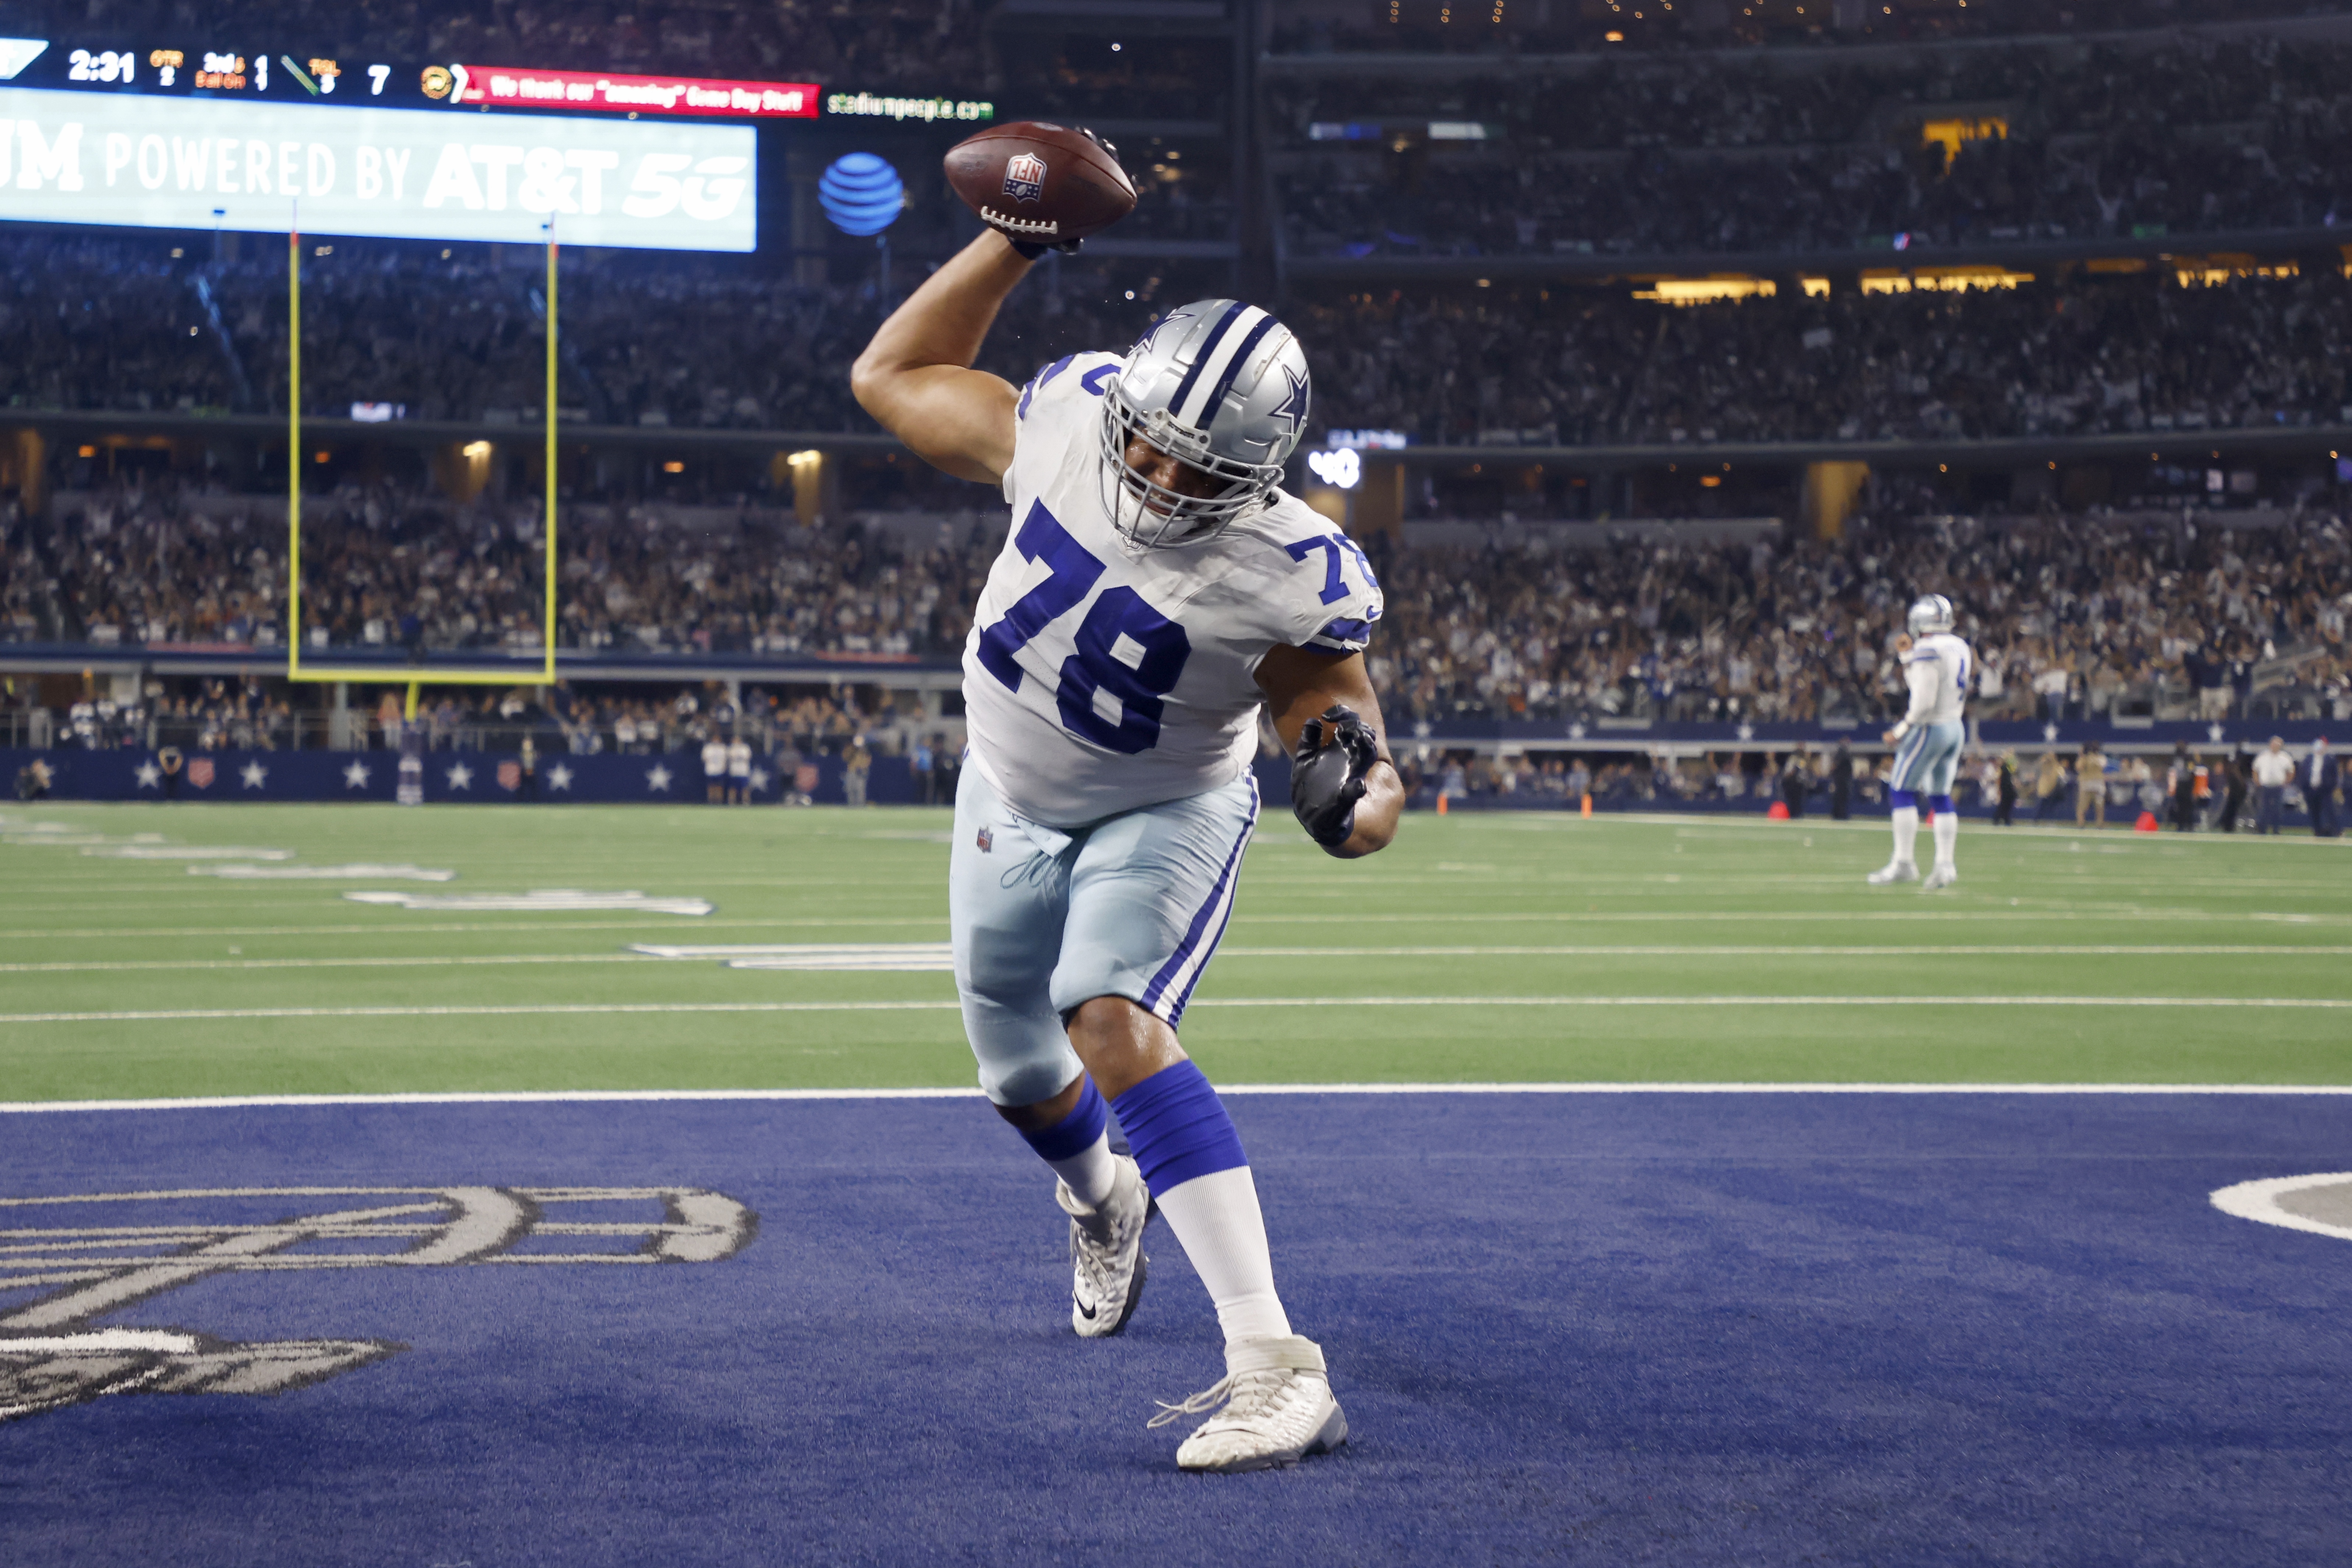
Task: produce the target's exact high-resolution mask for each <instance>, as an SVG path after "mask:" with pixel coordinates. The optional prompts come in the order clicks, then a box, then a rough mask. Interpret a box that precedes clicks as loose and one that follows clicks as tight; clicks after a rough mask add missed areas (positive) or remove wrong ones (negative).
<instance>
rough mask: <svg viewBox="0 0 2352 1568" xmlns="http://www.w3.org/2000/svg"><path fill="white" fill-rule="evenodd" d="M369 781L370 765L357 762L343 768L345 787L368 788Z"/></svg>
mask: <svg viewBox="0 0 2352 1568" xmlns="http://www.w3.org/2000/svg"><path fill="white" fill-rule="evenodd" d="M367 781H368V765H367V764H366V763H359V762H355V763H351V764H350V765H349V766H347V767H346V768H344V769H343V787H344V788H345V789H365V788H367Z"/></svg>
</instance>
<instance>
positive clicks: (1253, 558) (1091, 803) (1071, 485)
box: [851, 232, 1404, 1470]
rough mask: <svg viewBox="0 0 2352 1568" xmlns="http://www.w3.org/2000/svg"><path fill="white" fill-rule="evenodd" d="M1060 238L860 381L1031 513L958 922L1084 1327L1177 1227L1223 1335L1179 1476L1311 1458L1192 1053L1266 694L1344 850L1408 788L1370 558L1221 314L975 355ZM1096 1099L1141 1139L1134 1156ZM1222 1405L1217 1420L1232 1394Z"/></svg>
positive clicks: (939, 316) (984, 665)
mask: <svg viewBox="0 0 2352 1568" xmlns="http://www.w3.org/2000/svg"><path fill="white" fill-rule="evenodd" d="M1036 254H1037V251H1036V248H1035V247H1027V246H1019V247H1016V246H1015V245H1014V244H1013V243H1012V242H1011V241H1008V240H1006V239H1004V238H1003V237H1001V236H999V235H997V234H995V233H993V232H991V233H988V234H984V235H982V237H980V238H979V239H977V240H975V241H973V242H972V244H971V246H969V247H966V248H965V249H964V251H963V252H962V253H961V255H959V256H958V257H956V258H954V259H953V260H951V261H950V262H949V263H948V264H947V265H946V266H944V267H942V268H940V270H939V271H937V272H935V273H934V274H932V275H931V277H930V279H929V281H927V282H926V283H924V285H923V286H922V287H921V288H920V289H918V290H916V292H915V293H914V294H913V295H912V296H911V297H910V298H909V299H908V300H907V302H906V303H905V304H904V305H903V306H901V307H900V308H899V309H898V311H897V312H896V313H895V314H894V315H892V316H891V318H890V319H889V320H888V321H886V322H884V323H883V325H882V327H881V329H880V331H877V332H876V334H875V336H874V341H873V342H871V343H870V344H869V345H868V346H867V347H866V352H865V353H863V354H862V355H861V356H860V357H859V359H858V361H857V364H856V369H855V370H854V371H853V373H852V377H851V384H852V387H853V389H854V390H855V391H856V395H857V399H858V401H859V402H860V403H861V404H863V405H865V407H866V410H867V412H869V413H871V414H872V415H873V416H875V418H876V419H877V420H878V421H880V422H881V424H882V425H883V426H886V427H887V428H888V429H889V430H891V431H892V432H893V433H895V434H896V435H897V436H898V438H899V439H900V440H902V441H904V442H906V444H907V445H908V447H911V448H913V449H914V450H915V452H916V453H917V454H919V456H921V457H922V458H925V459H926V460H927V461H929V462H930V463H932V464H933V465H935V466H937V467H938V468H942V469H944V470H946V471H947V472H949V473H950V474H955V475H958V476H960V477H961V478H964V479H976V480H982V481H984V482H987V483H989V484H994V485H1000V486H1001V487H1002V488H1003V492H1004V498H1005V500H1008V501H1009V502H1011V503H1012V508H1013V511H1012V527H1011V529H1010V531H1009V532H1008V537H1007V538H1006V540H1005V543H1004V549H1003V553H1002V554H1001V555H1000V556H999V557H998V558H997V562H996V564H995V567H994V569H993V570H992V572H991V573H990V574H989V578H988V582H987V585H986V587H985V588H984V589H983V590H982V594H981V598H980V604H979V606H978V608H977V610H976V611H975V613H974V616H973V629H972V633H971V637H970V639H969V640H968V641H967V643H966V645H965V648H964V684H963V689H964V702H965V711H966V715H967V721H968V726H969V737H970V746H971V751H970V760H969V763H968V765H967V766H966V767H965V768H964V769H963V771H962V774H961V782H960V784H959V785H958V787H957V792H956V826H955V838H954V848H953V852H952V856H951V861H950V872H949V907H950V921H951V926H952V932H953V936H954V948H955V968H956V985H957V989H958V992H959V994H961V998H962V1003H963V1015H964V1030H965V1033H966V1035H967V1036H968V1037H969V1038H970V1039H971V1047H972V1052H973V1055H974V1056H975V1057H976V1058H978V1059H979V1064H980V1081H981V1086H982V1089H985V1090H986V1091H987V1093H988V1096H989V1098H990V1100H992V1101H993V1102H994V1103H995V1105H996V1108H997V1110H998V1111H999V1113H1000V1114H1002V1115H1003V1118H1004V1119H1005V1120H1006V1121H1009V1122H1011V1123H1012V1124H1013V1126H1014V1127H1015V1128H1016V1129H1018V1130H1019V1131H1021V1133H1022V1135H1023V1136H1024V1137H1025V1138H1026V1139H1027V1140H1028V1141H1029V1142H1030V1144H1031V1146H1032V1147H1033V1148H1034V1150H1035V1151H1036V1152H1037V1153H1038V1154H1039V1155H1040V1156H1041V1157H1043V1158H1044V1159H1045V1161H1046V1163H1048V1164H1050V1165H1052V1166H1053V1168H1054V1170H1055V1173H1056V1174H1057V1175H1058V1176H1059V1178H1060V1180H1059V1182H1058V1184H1057V1185H1056V1188H1055V1198H1056V1200H1057V1201H1058V1202H1059V1204H1060V1205H1061V1206H1062V1208H1063V1209H1064V1210H1065V1211H1066V1213H1067V1214H1068V1215H1070V1249H1071V1257H1072V1306H1071V1323H1072V1325H1073V1327H1075V1328H1076V1331H1077V1332H1078V1333H1080V1334H1081V1335H1085V1336H1087V1337H1099V1336H1104V1335H1108V1334H1115V1333H1117V1332H1118V1331H1119V1330H1120V1329H1122V1328H1124V1327H1125V1326H1126V1324H1127V1321H1128V1318H1129V1314H1131V1313H1132V1312H1133V1311H1134V1310H1135V1305H1136V1300H1137V1298H1138V1296H1139V1293H1140V1291H1141V1289H1142V1286H1143V1281H1144V1258H1143V1254H1142V1250H1141V1246H1142V1236H1143V1228H1144V1226H1145V1224H1146V1222H1147V1221H1148V1220H1149V1218H1150V1214H1151V1212H1152V1209H1153V1206H1154V1205H1157V1208H1158V1212H1159V1213H1160V1214H1161V1215H1164V1216H1166V1218H1167V1220H1168V1223H1169V1226H1170V1227H1171V1229H1172V1230H1173V1231H1174V1232H1175V1234H1176V1238H1177V1240H1178V1241H1179V1242H1181V1244H1182V1246H1183V1247H1184V1251H1185V1254H1186V1256H1187V1257H1188V1258H1191V1259H1192V1264H1193V1267H1194V1268H1196V1269H1197V1270H1198V1271H1199V1273H1200V1276H1201V1279H1202V1283H1203V1284H1204V1285H1206V1286H1207V1287H1208V1290H1209V1294H1210V1296H1211V1298H1212V1299H1213V1300H1214V1302H1215V1304H1216V1309H1217V1317H1218V1321H1219V1323H1220V1325H1221V1327H1222V1328H1223V1333H1224V1340H1225V1373H1226V1375H1225V1376H1224V1377H1223V1378H1222V1379H1220V1380H1219V1381H1218V1382H1217V1383H1216V1384H1215V1385H1214V1386H1213V1387H1211V1388H1209V1389H1207V1390H1206V1391H1204V1392H1203V1393H1201V1394H1195V1395H1193V1396H1192V1398H1190V1399H1187V1400H1185V1401H1183V1402H1182V1403H1181V1404H1180V1405H1171V1406H1166V1407H1164V1408H1163V1410H1162V1411H1161V1413H1160V1415H1158V1416H1156V1417H1154V1419H1153V1421H1152V1423H1151V1424H1152V1425H1154V1426H1159V1425H1162V1424H1165V1423H1166V1422H1168V1421H1171V1420H1174V1419H1176V1418H1178V1417H1179V1416H1181V1415H1202V1414H1204V1413H1211V1412H1214V1414H1213V1415H1211V1416H1210V1419H1208V1420H1207V1421H1206V1422H1205V1423H1203V1424H1202V1426H1200V1427H1198V1428H1197V1429H1196V1430H1195V1431H1194V1432H1193V1433H1192V1435H1191V1436H1189V1437H1188V1438H1186V1439H1185V1441H1184V1443H1183V1444H1182V1446H1181V1447H1180V1448H1179V1449H1178V1451H1177V1463H1178V1465H1179V1466H1180V1467H1181V1468H1185V1469H1206V1470H1239V1469H1255V1468H1264V1467H1266V1466H1271V1465H1279V1464H1287V1463H1291V1462H1294V1461H1296V1460H1297V1459H1298V1458H1303V1457H1305V1456H1307V1455H1309V1454H1315V1453H1321V1452H1324V1451H1326V1450H1328V1449H1329V1448H1332V1447H1337V1446H1338V1445H1339V1443H1341V1442H1343V1441H1344V1440H1345V1439H1346V1437H1347V1433H1348V1426H1347V1420H1346V1417H1345V1416H1344V1415H1341V1413H1340V1409H1339V1403H1338V1401H1337V1400H1336V1399H1334V1398H1333V1396H1332V1393H1331V1385H1330V1380H1329V1377H1328V1373H1327V1372H1326V1369H1325V1364H1324V1359H1323V1354H1322V1352H1321V1350H1320V1348H1319V1347H1318V1346H1317V1345H1316V1344H1315V1342H1313V1341H1311V1340H1308V1339H1307V1338H1305V1337H1303V1336H1301V1335H1298V1334H1297V1333H1295V1332H1294V1331H1292V1327H1291V1324H1290V1321H1289V1319H1288V1317H1287V1316H1286V1314H1285V1312H1284V1310H1283V1306H1282V1300H1281V1298H1280V1296H1279V1295H1278V1294H1277V1293H1276V1289H1275V1282H1274V1268H1273V1264H1272V1261H1271V1258H1270V1255H1269V1252H1268V1249H1267V1245H1266V1237H1265V1222H1264V1220H1263V1219H1262V1218H1261V1216H1260V1214H1259V1209H1258V1201H1257V1190H1256V1187H1255V1183H1254V1182H1253V1179H1252V1177H1251V1175H1250V1170H1249V1166H1248V1163H1246V1161H1245V1160H1244V1156H1243V1153H1242V1147H1241V1141H1240V1139H1239V1138H1238V1136H1237V1135H1236V1134H1235V1132H1234V1125H1233V1121H1232V1120H1231V1119H1230V1118H1229V1117H1228V1116H1227V1115H1226V1113H1225V1109H1224V1107H1223V1103H1222V1102H1221V1101H1220V1100H1218V1098H1217V1095H1216V1092H1215V1090H1213V1089H1211V1088H1210V1087H1209V1084H1208V1081H1207V1079H1204V1078H1202V1075H1201V1072H1200V1069H1199V1068H1196V1067H1195V1066H1193V1064H1192V1061H1191V1060H1190V1059H1189V1058H1187V1057H1186V1056H1185V1054H1184V1050H1183V1047H1181V1045H1179V1044H1178V1043H1177V1036H1176V1029H1177V1026H1178V1025H1179V1023H1181V1020H1182V1017H1183V1014H1184V1005H1185V1003H1186V1002H1187V1001H1188V1000H1189V999H1190V998H1191V996H1192V990H1193V987H1194V986H1196V985H1197V984H1199V983H1200V979H1201V975H1202V972H1203V971H1204V970H1205V969H1206V967H1207V965H1208V962H1209V959H1210V956H1211V955H1212V954H1213V952H1215V950H1216V946H1217V942H1218V940H1219V939H1220V938H1221V937H1222V936H1223V934H1224V928H1225V922H1226V921H1227V920H1228V919H1229V918H1230V916H1231V913H1232V910H1233V900H1234V886H1235V883H1236V880H1237V879H1238V876H1239V873H1240V869H1241V863H1242V858H1243V855H1244V850H1245V849H1246V848H1247V847H1248V844H1249V839H1250V835H1251V832H1252V829H1253V826H1254V825H1255V820H1256V816H1257V806H1258V801H1257V790H1256V786H1255V783H1254V782H1253V779H1252V776H1251V772H1250V763H1251V759H1252V757H1253V755H1254V753H1255V744H1256V726H1257V717H1258V713H1259V710H1260V709H1261V708H1262V707H1263V708H1264V709H1265V710H1266V711H1268V712H1269V713H1270V714H1271V716H1272V718H1273V721H1274V723H1275V726H1276V729H1277V730H1278V731H1280V733H1281V734H1282V736H1283V738H1284V740H1285V742H1286V743H1288V744H1290V745H1292V746H1294V747H1296V748H1297V769H1296V771H1295V773H1294V774H1293V778H1292V784H1291V795H1292V809H1293V810H1294V812H1296V813H1297V816H1298V818H1299V821H1300V823H1301V824H1302V825H1303V826H1305V827H1306V828H1307V832H1308V834H1309V835H1310V836H1312V837H1314V838H1315V839H1316V840H1317V841H1318V843H1320V844H1321V845H1322V846H1323V847H1324V848H1325V849H1326V850H1328V852H1329V853H1331V854H1333V855H1335V856H1339V857H1342V858H1352V857H1356V856H1362V855H1369V854H1371V853H1372V852H1373V851H1375V850H1378V849H1380V848H1381V847H1384V846H1386V845H1387V844H1388V842H1389V840H1390V838H1391V837H1392V836H1393V835H1394V833H1395V831H1396V824H1397V816H1398V814H1399V812H1400V811H1401V810H1402V806H1403V802H1404V797H1403V787H1402V782H1401V781H1400V780H1399V778H1398V777H1397V773H1396V770H1395V767H1394V765H1393V763H1392V762H1391V759H1390V757H1389V753H1388V749H1387V743H1386V741H1385V739H1384V738H1383V735H1382V731H1381V716H1380V704H1379V702H1378V700H1377V699H1376V698H1375V697H1374V694H1373V691H1372V688H1371V682H1370V677H1369V676H1368V674H1367V672H1366V670H1365V668H1364V659H1363V657H1362V649H1363V647H1364V646H1365V643H1366V640H1367V638H1368V637H1370V631H1371V627H1372V625H1373V623H1374V622H1376V621H1378V620H1379V619H1380V616H1381V589H1380V584H1378V583H1377V582H1376V581H1375V580H1374V579H1373V575H1372V572H1371V567H1370V563H1369V562H1367V561H1366V560H1365V559H1364V555H1363V552H1361V551H1360V550H1359V549H1357V548H1356V546H1355V545H1354V544H1353V543H1352V542H1350V541H1349V539H1348V537H1347V536H1346V535H1345V534H1343V533H1341V532H1340V531H1339V530H1338V529H1336V528H1334V527H1333V526H1332V525H1331V524H1330V523H1329V522H1328V521H1327V520H1325V519H1324V518H1322V517H1321V516H1319V515H1318V514H1317V513H1316V512H1314V511H1312V510H1309V509H1308V508H1307V507H1306V506H1305V505H1304V504H1303V503H1301V502H1300V501H1298V500H1297V499H1296V498H1294V497H1292V496H1290V495H1287V494H1286V493H1285V492H1283V491H1282V490H1281V489H1277V488H1276V482H1277V480H1278V479H1280V478H1281V475H1282V466H1283V463H1284V461H1285V460H1286V458H1288V457H1289V456H1290V453H1291V451H1292V449H1293V448H1294V447H1296V446H1297V441H1298V437H1299V435H1300V433H1301V432H1302V430H1303V429H1304V427H1305V426H1306V422H1307V402H1308V395H1309V394H1308V381H1307V360H1306V355H1305V353H1304V352H1303V351H1302V350H1301V349H1300V348H1299V346H1298V342H1297V339H1296V338H1294V337H1293V336H1292V335H1291V333H1290V331H1289V330H1288V329H1287V328H1286V327H1284V326H1283V325H1282V324H1281V323H1280V322H1279V321H1276V320H1275V319H1274V317H1273V316H1271V315H1269V314H1268V313H1267V312H1265V310H1259V309H1257V308H1255V307H1254V306H1251V305H1247V304H1244V303H1242V302H1240V301H1237V300H1203V301H1201V302H1198V303H1195V304H1192V305H1187V306H1184V307H1182V308H1181V309H1179V310H1172V311H1171V312H1169V314H1168V315H1166V316H1165V317H1163V318H1162V319H1161V320H1160V321H1159V323H1158V324H1157V325H1155V326H1154V327H1153V328H1152V330H1151V331H1150V333H1148V334H1147V335H1146V336H1145V337H1144V339H1143V341H1142V342H1139V343H1137V344H1136V345H1135V346H1134V348H1132V349H1131V350H1129V351H1128V352H1127V353H1124V354H1121V353H1116V352H1109V353H1082V354H1076V355H1073V356H1071V357H1069V358H1067V359H1064V360H1059V361H1056V362H1055V363H1052V364H1049V365H1046V366H1045V367H1044V368H1043V369H1041V370H1040V371H1038V372H1037V374H1036V375H1035V376H1034V378H1032V379H1031V381H1030V382H1029V384H1027V385H1026V386H1023V387H1014V386H1013V385H1011V384H1008V383H1006V382H1004V381H1002V380H1000V379H999V378H997V377H995V376H993V375H990V374H985V373H983V372H980V371H975V370H973V369H971V363H972V361H973V359H974V358H975V357H977V355H978V353H979V352H980V346H981V341H982V338H983V337H984V336H985V335H986V333H987V331H988V329H989V325H990V323H991V322H992V321H993V320H994V319H995V315H996V311H997V308H998V306H999V305H1000V304H1001V303H1002V302H1003V300H1004V298H1005V296H1006V295H1008V294H1009V293H1010V292H1011V291H1012V290H1013V287H1014V286H1015V285H1016V284H1018V283H1019V282H1020V281H1021V279H1022V278H1023V276H1024V274H1025V273H1026V272H1027V271H1028V269H1029V266H1030V263H1031V261H1032V260H1034V258H1035V256H1036ZM1106 1101H1108V1106H1109V1108H1111V1109H1115V1110H1117V1112H1118V1121H1119V1125H1120V1127H1121V1128H1122V1129H1123V1130H1124V1131H1125V1132H1126V1134H1127V1137H1128V1140H1129V1144H1130V1146H1131V1148H1132V1151H1133V1155H1132V1157H1131V1158H1129V1157H1128V1156H1125V1155H1118V1154H1114V1153H1113V1152H1111V1149H1110V1145H1109V1142H1108V1137H1107V1131H1108V1115H1107V1110H1106ZM1220 1407H1222V1408H1220Z"/></svg>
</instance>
